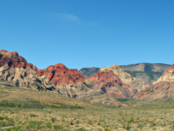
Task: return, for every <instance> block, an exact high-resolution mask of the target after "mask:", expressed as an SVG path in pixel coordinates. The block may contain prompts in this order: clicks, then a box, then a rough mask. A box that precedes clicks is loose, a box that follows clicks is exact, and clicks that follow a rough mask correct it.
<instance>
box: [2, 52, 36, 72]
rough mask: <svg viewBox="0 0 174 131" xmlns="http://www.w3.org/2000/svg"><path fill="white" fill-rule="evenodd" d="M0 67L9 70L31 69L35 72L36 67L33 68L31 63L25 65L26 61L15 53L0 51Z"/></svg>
mask: <svg viewBox="0 0 174 131" xmlns="http://www.w3.org/2000/svg"><path fill="white" fill-rule="evenodd" d="M1 66H9V67H11V68H20V67H23V68H29V67H30V68H32V69H34V70H37V68H36V66H33V64H31V63H27V61H26V60H25V59H24V58H23V57H22V56H19V54H18V53H17V52H16V51H13V52H8V51H6V50H0V67H1Z"/></svg>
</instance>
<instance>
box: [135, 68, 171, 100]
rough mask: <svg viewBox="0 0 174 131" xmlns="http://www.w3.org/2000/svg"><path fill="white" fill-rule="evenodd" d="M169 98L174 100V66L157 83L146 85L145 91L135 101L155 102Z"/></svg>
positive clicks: (137, 95)
mask: <svg viewBox="0 0 174 131" xmlns="http://www.w3.org/2000/svg"><path fill="white" fill-rule="evenodd" d="M167 97H172V98H174V65H172V66H170V67H169V68H167V69H166V71H165V72H164V73H163V75H162V76H161V77H160V78H159V79H158V80H157V81H156V82H154V83H153V84H151V85H145V86H144V87H143V90H142V91H140V92H138V93H137V94H136V95H135V96H134V99H147V100H154V99H162V98H167Z"/></svg>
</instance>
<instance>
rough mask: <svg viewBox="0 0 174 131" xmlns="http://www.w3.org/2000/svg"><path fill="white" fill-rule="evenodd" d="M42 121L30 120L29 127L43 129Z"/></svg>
mask: <svg viewBox="0 0 174 131" xmlns="http://www.w3.org/2000/svg"><path fill="white" fill-rule="evenodd" d="M42 123H43V122H42V121H30V122H29V124H28V126H27V129H31V128H37V129H41V128H42V126H41V125H42Z"/></svg>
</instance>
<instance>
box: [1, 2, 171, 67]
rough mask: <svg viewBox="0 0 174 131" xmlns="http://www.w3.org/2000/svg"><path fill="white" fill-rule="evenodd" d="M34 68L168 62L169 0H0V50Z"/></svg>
mask: <svg viewBox="0 0 174 131" xmlns="http://www.w3.org/2000/svg"><path fill="white" fill-rule="evenodd" d="M1 49H4V50H7V51H10V52H11V51H17V52H18V54H19V55H21V56H23V57H24V58H25V59H26V60H27V62H28V63H33V64H34V65H36V66H37V68H39V69H43V68H47V67H48V66H50V65H55V64H57V63H63V64H64V65H65V66H66V67H68V68H70V69H78V70H79V69H81V68H84V67H104V66H106V67H109V66H111V65H114V64H117V65H128V64H135V63H142V62H147V63H166V64H173V63H174V59H173V57H172V56H173V54H174V0H0V50H1Z"/></svg>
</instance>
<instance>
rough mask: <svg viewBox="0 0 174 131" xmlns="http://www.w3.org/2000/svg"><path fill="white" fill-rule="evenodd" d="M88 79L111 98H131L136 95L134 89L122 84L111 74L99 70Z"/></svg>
mask: <svg viewBox="0 0 174 131" xmlns="http://www.w3.org/2000/svg"><path fill="white" fill-rule="evenodd" d="M88 79H89V80H92V81H93V84H94V85H95V86H98V87H99V88H100V89H101V91H102V92H103V93H107V94H108V95H109V96H111V97H113V98H131V97H132V96H133V95H134V94H135V93H136V89H133V88H132V87H131V86H129V85H128V84H126V83H124V82H122V81H121V80H120V78H119V77H118V76H116V75H115V74H114V73H113V72H102V71H100V70H99V71H98V72H97V73H95V74H93V75H92V76H91V77H90V78H88Z"/></svg>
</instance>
